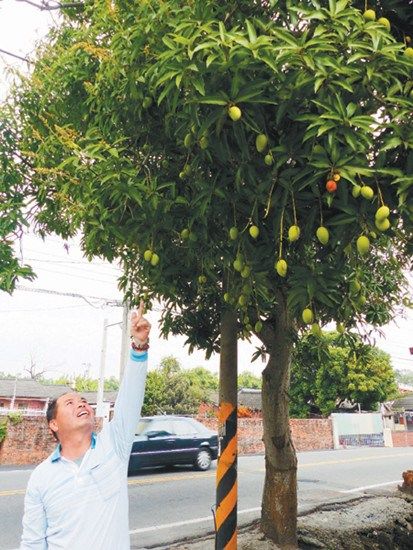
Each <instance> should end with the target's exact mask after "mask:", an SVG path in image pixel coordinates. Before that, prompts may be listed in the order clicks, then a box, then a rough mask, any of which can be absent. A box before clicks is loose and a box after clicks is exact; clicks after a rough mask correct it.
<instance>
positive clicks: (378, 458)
mask: <svg viewBox="0 0 413 550" xmlns="http://www.w3.org/2000/svg"><path fill="white" fill-rule="evenodd" d="M400 456H413V452H410V453H400V454H392V455H383V456H382V455H380V456H376V455H368V456H360V457H356V458H349V459H342V460H321V461H320V462H308V463H306V464H298V468H309V467H311V466H324V465H327V464H346V463H347V462H364V461H368V460H383V459H387V458H398V457H400ZM262 471H265V469H263V470H262Z"/></svg>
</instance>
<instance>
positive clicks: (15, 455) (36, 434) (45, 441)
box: [0, 416, 100, 465]
mask: <svg viewBox="0 0 413 550" xmlns="http://www.w3.org/2000/svg"><path fill="white" fill-rule="evenodd" d="M0 421H2V420H1V417H0ZM99 425H100V420H99V419H98V420H97V425H96V430H97V431H99ZM56 445H57V442H56V440H55V439H54V437H53V436H52V435H51V433H50V431H49V428H48V427H47V424H46V417H45V416H24V417H23V420H22V422H20V423H19V424H16V425H15V426H13V424H12V423H11V422H8V425H7V436H6V439H5V440H4V441H3V442H2V443H0V465H1V464H16V465H19V464H39V463H40V462H41V461H42V460H44V459H45V458H46V457H47V456H49V454H50V453H52V452H53V450H54V449H55V447H56Z"/></svg>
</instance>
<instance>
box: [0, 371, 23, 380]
mask: <svg viewBox="0 0 413 550" xmlns="http://www.w3.org/2000/svg"><path fill="white" fill-rule="evenodd" d="M14 378H20V374H11V373H10V372H4V371H0V379H3V380H11V379H14Z"/></svg>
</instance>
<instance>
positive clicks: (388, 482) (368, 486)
mask: <svg viewBox="0 0 413 550" xmlns="http://www.w3.org/2000/svg"><path fill="white" fill-rule="evenodd" d="M395 483H401V480H400V479H397V480H396V481H387V483H376V484H375V485H365V486H364V487H356V488H355V489H347V490H346V491H338V492H339V493H358V492H359V491H365V490H366V489H376V488H377V487H384V486H386V485H394V484H395Z"/></svg>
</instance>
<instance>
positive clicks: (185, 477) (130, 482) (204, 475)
mask: <svg viewBox="0 0 413 550" xmlns="http://www.w3.org/2000/svg"><path fill="white" fill-rule="evenodd" d="M412 455H413V453H412V452H408V453H398V454H390V455H383V456H382V455H380V456H375V455H368V456H363V457H355V458H348V459H342V460H320V461H319V462H308V463H306V464H298V469H301V468H311V467H313V466H328V465H334V464H348V463H351V462H364V461H369V460H383V458H386V459H387V458H398V457H403V456H412ZM253 472H265V468H256V469H248V468H245V469H244V468H240V469H239V473H241V474H246V473H253ZM215 475H216V472H215V471H213V472H210V473H199V474H189V475H188V474H186V473H183V474H178V475H171V476H166V477H164V476H159V477H154V476H151V477H148V478H142V479H129V480H128V485H150V484H151V483H165V482H167V481H186V480H192V479H199V478H211V477H215ZM392 483H393V482H392ZM394 483H396V482H394ZM357 490H358V489H351V491H352V492H356V491H357ZM25 492H26V489H16V490H9V491H0V497H2V496H13V495H22V494H24V493H25ZM239 513H241V512H239Z"/></svg>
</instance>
